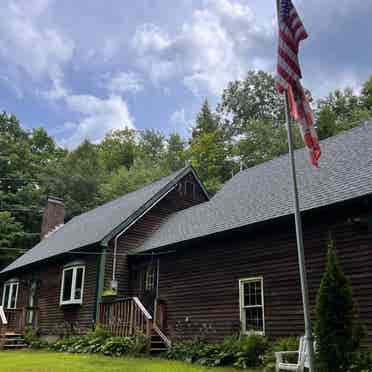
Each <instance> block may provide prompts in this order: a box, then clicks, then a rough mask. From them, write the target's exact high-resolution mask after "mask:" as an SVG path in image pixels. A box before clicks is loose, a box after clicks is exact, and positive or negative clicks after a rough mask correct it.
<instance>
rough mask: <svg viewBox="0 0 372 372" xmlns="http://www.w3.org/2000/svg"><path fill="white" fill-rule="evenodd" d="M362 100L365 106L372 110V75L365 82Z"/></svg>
mask: <svg viewBox="0 0 372 372" xmlns="http://www.w3.org/2000/svg"><path fill="white" fill-rule="evenodd" d="M361 100H362V105H363V107H364V108H365V109H366V110H368V111H370V112H371V110H372V75H371V76H370V78H369V79H368V80H367V81H366V82H365V83H364V84H363V87H362V94H361Z"/></svg>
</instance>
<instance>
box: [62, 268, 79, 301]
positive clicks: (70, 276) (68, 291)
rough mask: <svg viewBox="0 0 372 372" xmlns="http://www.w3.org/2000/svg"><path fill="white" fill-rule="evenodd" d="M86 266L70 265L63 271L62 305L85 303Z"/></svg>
mask: <svg viewBox="0 0 372 372" xmlns="http://www.w3.org/2000/svg"><path fill="white" fill-rule="evenodd" d="M84 277H85V265H69V266H67V267H65V268H64V269H63V273H62V284H61V295H60V301H59V302H60V305H73V304H78V305H79V304H82V303H83V292H84Z"/></svg>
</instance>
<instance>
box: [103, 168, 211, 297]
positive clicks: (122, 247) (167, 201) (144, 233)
mask: <svg viewBox="0 0 372 372" xmlns="http://www.w3.org/2000/svg"><path fill="white" fill-rule="evenodd" d="M186 182H189V183H191V184H193V185H194V186H195V188H194V190H195V192H194V193H193V194H188V193H186V192H185V191H186V187H185V183H186ZM206 200H207V197H206V196H205V194H204V193H203V191H202V189H201V188H200V186H199V184H198V183H197V182H196V180H195V178H194V176H193V175H192V174H189V175H187V176H185V177H184V178H183V179H182V180H181V181H180V182H179V184H178V185H177V187H176V188H175V189H174V190H173V191H171V192H170V193H169V194H168V195H167V196H166V197H164V198H163V199H162V200H161V201H159V202H158V203H157V204H156V205H155V206H154V207H153V208H152V209H151V210H149V211H148V212H147V213H146V214H145V215H144V216H143V217H142V218H141V219H140V220H138V221H137V222H136V223H135V224H134V225H133V226H131V227H130V228H129V229H128V230H127V231H126V232H125V233H124V234H123V235H122V236H121V237H120V238H119V239H118V249H117V269H116V280H117V281H118V294H119V296H128V295H131V294H132V293H133V292H132V291H131V287H130V285H129V280H130V275H129V267H128V257H127V253H128V252H129V251H130V250H131V249H134V248H136V247H138V246H139V244H140V243H141V242H143V240H144V239H146V237H148V236H149V235H150V234H151V233H152V232H154V231H156V230H157V229H158V228H159V227H160V225H161V224H162V223H163V222H164V221H165V220H166V219H167V218H168V217H169V215H170V214H172V213H174V212H176V211H179V210H182V209H185V208H189V207H191V206H193V205H195V204H199V203H201V202H204V201H206ZM113 253H114V240H113V239H112V240H111V241H110V242H109V245H108V248H107V256H106V265H105V281H104V287H105V288H106V289H108V288H109V287H110V281H111V280H112V267H113Z"/></svg>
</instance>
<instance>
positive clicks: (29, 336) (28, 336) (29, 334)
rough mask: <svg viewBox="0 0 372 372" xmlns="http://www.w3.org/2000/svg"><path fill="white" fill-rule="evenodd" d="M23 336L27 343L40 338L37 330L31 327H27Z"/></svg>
mask: <svg viewBox="0 0 372 372" xmlns="http://www.w3.org/2000/svg"><path fill="white" fill-rule="evenodd" d="M23 338H24V340H25V342H26V344H27V345H30V344H31V343H33V342H35V341H38V340H39V336H38V335H37V332H36V331H35V330H34V329H33V328H31V327H28V328H26V331H25V335H24V337H23Z"/></svg>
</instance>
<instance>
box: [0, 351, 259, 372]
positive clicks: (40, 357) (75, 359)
mask: <svg viewBox="0 0 372 372" xmlns="http://www.w3.org/2000/svg"><path fill="white" fill-rule="evenodd" d="M0 371H12V372H19V371H25V372H36V371H38V372H51V371H53V372H54V371H56V372H74V371H79V372H83V371H84V372H85V371H86V372H90V371H92V372H93V371H94V372H100V371H128V372H204V371H208V372H238V371H239V370H237V369H234V368H206V367H201V366H196V365H191V364H187V363H181V362H175V361H169V360H164V359H160V358H152V359H151V358H124V357H122V358H111V357H106V356H103V355H81V354H64V353H52V352H45V351H31V350H27V351H3V352H0ZM247 372H248V371H247ZM251 372H252V371H251ZM256 372H258V371H257V370H256Z"/></svg>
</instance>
